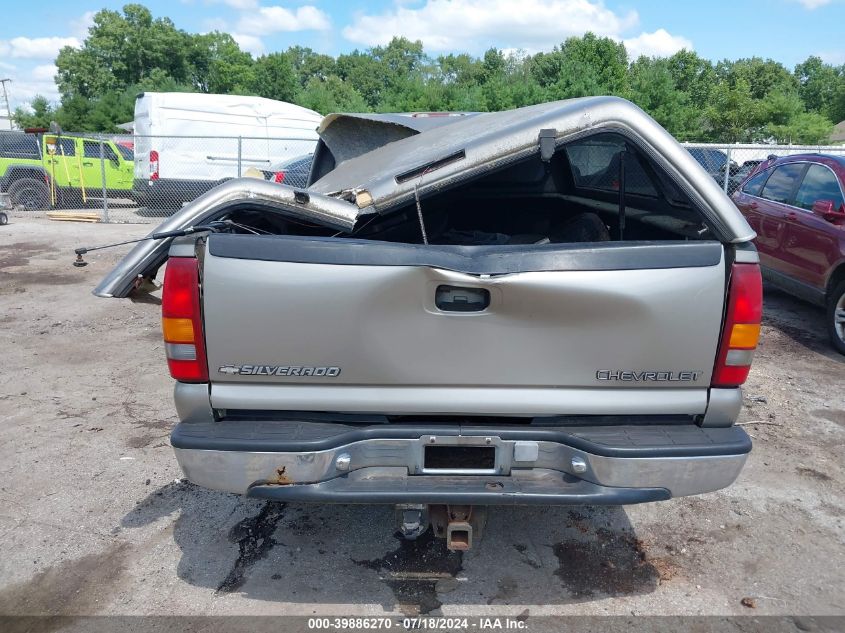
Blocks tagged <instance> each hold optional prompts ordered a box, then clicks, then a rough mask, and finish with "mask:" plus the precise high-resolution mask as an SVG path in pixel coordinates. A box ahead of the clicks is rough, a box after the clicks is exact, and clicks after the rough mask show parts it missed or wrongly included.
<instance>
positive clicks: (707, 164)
mask: <svg viewBox="0 0 845 633" xmlns="http://www.w3.org/2000/svg"><path fill="white" fill-rule="evenodd" d="M688 151H689V153H690V154H692V157H693V158H694V159H695V160H697V161H698V164H699V165H701V166H702V167H704V169H706V170H707V171H709V172H711V173H712V172H717V171H724V170H725V163H726V162H728V155H727V154H725V153H724V152H723V151H721V150H718V149H708V148H703V147H691V148H689V150H688Z"/></svg>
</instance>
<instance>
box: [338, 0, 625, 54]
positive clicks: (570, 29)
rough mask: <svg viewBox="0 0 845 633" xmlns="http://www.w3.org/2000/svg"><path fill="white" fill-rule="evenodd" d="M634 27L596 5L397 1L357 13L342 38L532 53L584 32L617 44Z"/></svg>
mask: <svg viewBox="0 0 845 633" xmlns="http://www.w3.org/2000/svg"><path fill="white" fill-rule="evenodd" d="M638 23H639V16H638V15H637V13H636V11H630V12H629V13H627V14H625V15H617V14H616V13H614V12H613V11H612V10H610V9H608V8H607V7H605V6H604V4H603V2H601V0H521V1H520V2H519V3H518V4H515V3H514V2H512V0H427V1H426V2H425V3H424V4H422V5H421V6H419V7H418V8H412V7H408V6H404V4H403V3H401V2H400V3H396V4H395V5H394V6H393V8H391V9H389V10H387V11H385V12H384V13H381V14H366V13H360V14H358V15H357V16H356V17H355V18H354V19H353V22H352V24H350V25H348V26H346V27H345V28H344V29H343V36H344V37H345V38H346V39H348V40H350V41H352V42H355V43H358V44H364V45H367V46H375V45H384V44H387V43H388V42H389V41H390V40H391V38H393V37H394V36H396V35H401V36H404V37H407V38H408V39H411V40H422V41H423V43H424V44H425V46H426V48H427V49H428V50H432V51H449V50H469V51H471V52H480V51H482V50H484V49H486V48H489V47H490V46H491V45H493V44H494V43H497V44H499V45H500V46H504V47H508V48H524V49H526V50H528V51H537V50H547V49H549V48H551V47H552V46H554V45H555V44H560V43H561V42H563V40H565V39H566V38H567V37H569V36H572V35H583V34H584V33H586V32H587V31H592V32H593V33H596V34H597V35H603V36H608V37H613V38H614V39H617V40H618V39H621V34H622V33H623V32H625V31H626V30H628V29H630V28H632V27H634V26H636V25H637V24H638Z"/></svg>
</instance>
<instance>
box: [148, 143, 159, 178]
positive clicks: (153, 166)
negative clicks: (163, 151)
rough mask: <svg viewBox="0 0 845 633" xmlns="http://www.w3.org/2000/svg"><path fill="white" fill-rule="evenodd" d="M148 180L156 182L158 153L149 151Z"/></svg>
mask: <svg viewBox="0 0 845 633" xmlns="http://www.w3.org/2000/svg"><path fill="white" fill-rule="evenodd" d="M150 180H158V152H157V151H155V150H150Z"/></svg>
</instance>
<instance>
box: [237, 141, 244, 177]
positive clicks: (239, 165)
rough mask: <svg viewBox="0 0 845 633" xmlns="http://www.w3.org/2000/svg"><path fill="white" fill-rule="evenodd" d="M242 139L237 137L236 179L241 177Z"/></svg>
mask: <svg viewBox="0 0 845 633" xmlns="http://www.w3.org/2000/svg"><path fill="white" fill-rule="evenodd" d="M242 144H243V139H242V138H241V137H240V136H239V137H238V178H240V177H241V150H242Z"/></svg>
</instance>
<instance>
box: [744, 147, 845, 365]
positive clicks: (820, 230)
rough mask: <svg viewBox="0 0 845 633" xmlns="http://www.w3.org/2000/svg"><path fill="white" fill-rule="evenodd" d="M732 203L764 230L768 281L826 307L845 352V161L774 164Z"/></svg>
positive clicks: (761, 241) (812, 158) (813, 157)
mask: <svg viewBox="0 0 845 633" xmlns="http://www.w3.org/2000/svg"><path fill="white" fill-rule="evenodd" d="M732 197H733V201H734V203H735V204H736V206H737V207H738V208H739V210H740V211H741V212H742V214H743V215H744V216H745V217H746V219H747V220H748V223H749V224H751V227H752V228H753V229H754V230H755V231H756V232H757V239H756V243H757V250H758V251H759V252H760V264H761V265H762V268H763V276H764V278H766V280H768V281H770V282H772V283H773V284H774V285H776V286H778V287H780V288H782V289H783V290H785V291H786V292H789V293H790V294H793V295H795V296H796V297H800V298H802V299H806V300H808V301H811V302H813V303H816V304H819V305H823V306H826V307H827V328H828V332H829V334H830V339H831V342H832V343H833V346H834V347H835V348H836V349H837V350H838V351H839V352H841V353H843V354H845V157H843V156H827V155H823V154H799V155H796V156H787V157H784V158H779V159H776V160H770V161H766V162H764V163H761V164H760V166H759V167H758V168H757V170H756V171H755V172H753V173H752V174H751V175H750V176H749V177H748V178H747V179H746V180H745V181H744V182H743V183H742V185H740V187H739V188H738V189H737V190H736V192H735V193H734V194H733V196H732Z"/></svg>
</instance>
